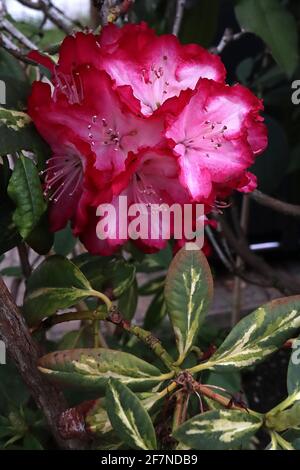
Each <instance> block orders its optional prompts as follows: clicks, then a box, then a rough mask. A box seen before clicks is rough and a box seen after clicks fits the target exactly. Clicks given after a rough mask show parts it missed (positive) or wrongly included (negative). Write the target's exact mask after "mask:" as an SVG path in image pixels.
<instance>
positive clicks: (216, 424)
mask: <svg viewBox="0 0 300 470" xmlns="http://www.w3.org/2000/svg"><path fill="white" fill-rule="evenodd" d="M262 424H263V421H262V419H260V418H259V417H256V416H253V415H250V414H248V413H246V412H244V411H236V410H215V411H209V412H207V413H204V414H201V415H198V416H195V417H194V418H192V419H190V420H189V421H187V422H186V423H184V424H183V425H182V426H180V428H178V429H177V430H176V431H175V433H174V434H173V436H174V437H175V439H177V440H178V441H180V442H182V443H183V444H185V445H188V446H189V447H191V448H192V449H196V450H226V449H227V450H229V449H237V448H239V447H240V446H242V445H244V444H246V443H247V442H248V441H249V439H250V438H251V436H253V435H254V434H255V433H256V432H257V431H258V429H259V428H260V427H261V426H262Z"/></svg>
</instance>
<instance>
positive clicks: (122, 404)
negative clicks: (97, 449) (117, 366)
mask: <svg viewBox="0 0 300 470" xmlns="http://www.w3.org/2000/svg"><path fill="white" fill-rule="evenodd" d="M106 406H107V411H108V416H109V419H110V421H111V423H112V426H113V428H114V430H115V432H116V433H117V434H118V436H119V437H120V438H121V439H122V441H124V443H125V444H128V445H129V446H130V447H133V448H134V449H143V450H154V449H156V448H157V444H156V436H155V431H154V427H153V424H152V421H151V418H150V416H149V414H148V413H147V411H146V410H145V408H144V407H143V405H142V403H141V402H140V400H139V399H138V397H137V396H136V395H135V394H134V393H133V392H132V391H131V390H130V389H129V388H128V387H126V385H124V384H122V383H120V382H119V381H118V380H114V379H112V380H110V381H109V383H108V386H107V390H106Z"/></svg>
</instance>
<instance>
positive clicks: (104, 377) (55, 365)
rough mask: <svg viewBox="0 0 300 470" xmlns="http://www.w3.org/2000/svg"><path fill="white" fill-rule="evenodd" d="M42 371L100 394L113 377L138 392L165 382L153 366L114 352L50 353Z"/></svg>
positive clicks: (79, 350) (74, 351) (41, 361)
mask: <svg viewBox="0 0 300 470" xmlns="http://www.w3.org/2000/svg"><path fill="white" fill-rule="evenodd" d="M39 369H40V371H41V372H43V373H44V374H46V376H47V377H48V378H49V379H50V380H54V381H55V382H59V383H61V384H65V385H72V386H75V387H77V388H82V389H86V390H92V391H96V392H99V393H101V392H103V390H104V389H105V386H106V384H107V382H108V380H109V379H110V378H112V377H114V378H116V379H118V380H120V381H122V382H123V383H124V384H126V385H128V386H130V387H131V388H133V389H134V390H138V391H145V390H149V389H151V388H152V387H154V386H155V385H156V384H157V383H159V382H160V381H161V380H163V379H164V376H162V375H161V373H160V371H159V370H158V369H157V368H156V367H154V366H153V365H151V364H148V363H147V362H145V361H143V360H142V359H139V358H138V357H135V356H133V355H132V354H128V353H125V352H122V351H115V350H110V349H74V350H67V351H60V352H54V353H50V354H48V355H47V356H44V357H43V358H42V359H41V360H40V362H39Z"/></svg>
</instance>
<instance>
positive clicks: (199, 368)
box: [187, 361, 215, 374]
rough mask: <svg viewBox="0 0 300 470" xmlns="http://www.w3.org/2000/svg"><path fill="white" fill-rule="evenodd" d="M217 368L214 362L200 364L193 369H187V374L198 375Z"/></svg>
mask: <svg viewBox="0 0 300 470" xmlns="http://www.w3.org/2000/svg"><path fill="white" fill-rule="evenodd" d="M214 366H215V363H214V362H209V361H207V362H202V363H201V364H198V365H196V366H194V367H191V368H190V369H187V372H189V373H190V374H197V373H198V372H202V371H203V370H207V369H212V368H213V367H214Z"/></svg>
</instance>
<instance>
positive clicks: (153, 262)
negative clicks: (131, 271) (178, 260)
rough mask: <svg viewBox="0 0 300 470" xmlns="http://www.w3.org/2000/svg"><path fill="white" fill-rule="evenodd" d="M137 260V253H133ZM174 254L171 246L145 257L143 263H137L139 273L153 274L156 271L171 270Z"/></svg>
mask: <svg viewBox="0 0 300 470" xmlns="http://www.w3.org/2000/svg"><path fill="white" fill-rule="evenodd" d="M133 256H134V258H135V259H137V257H136V256H135V252H134V251H133ZM172 258H173V254H172V248H171V246H170V244H168V245H167V247H166V248H164V249H163V250H161V251H159V252H158V253H154V254H152V255H144V256H143V259H142V260H141V262H139V263H137V271H138V272H142V273H152V272H156V271H163V270H166V269H168V268H169V266H170V263H171V261H172Z"/></svg>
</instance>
